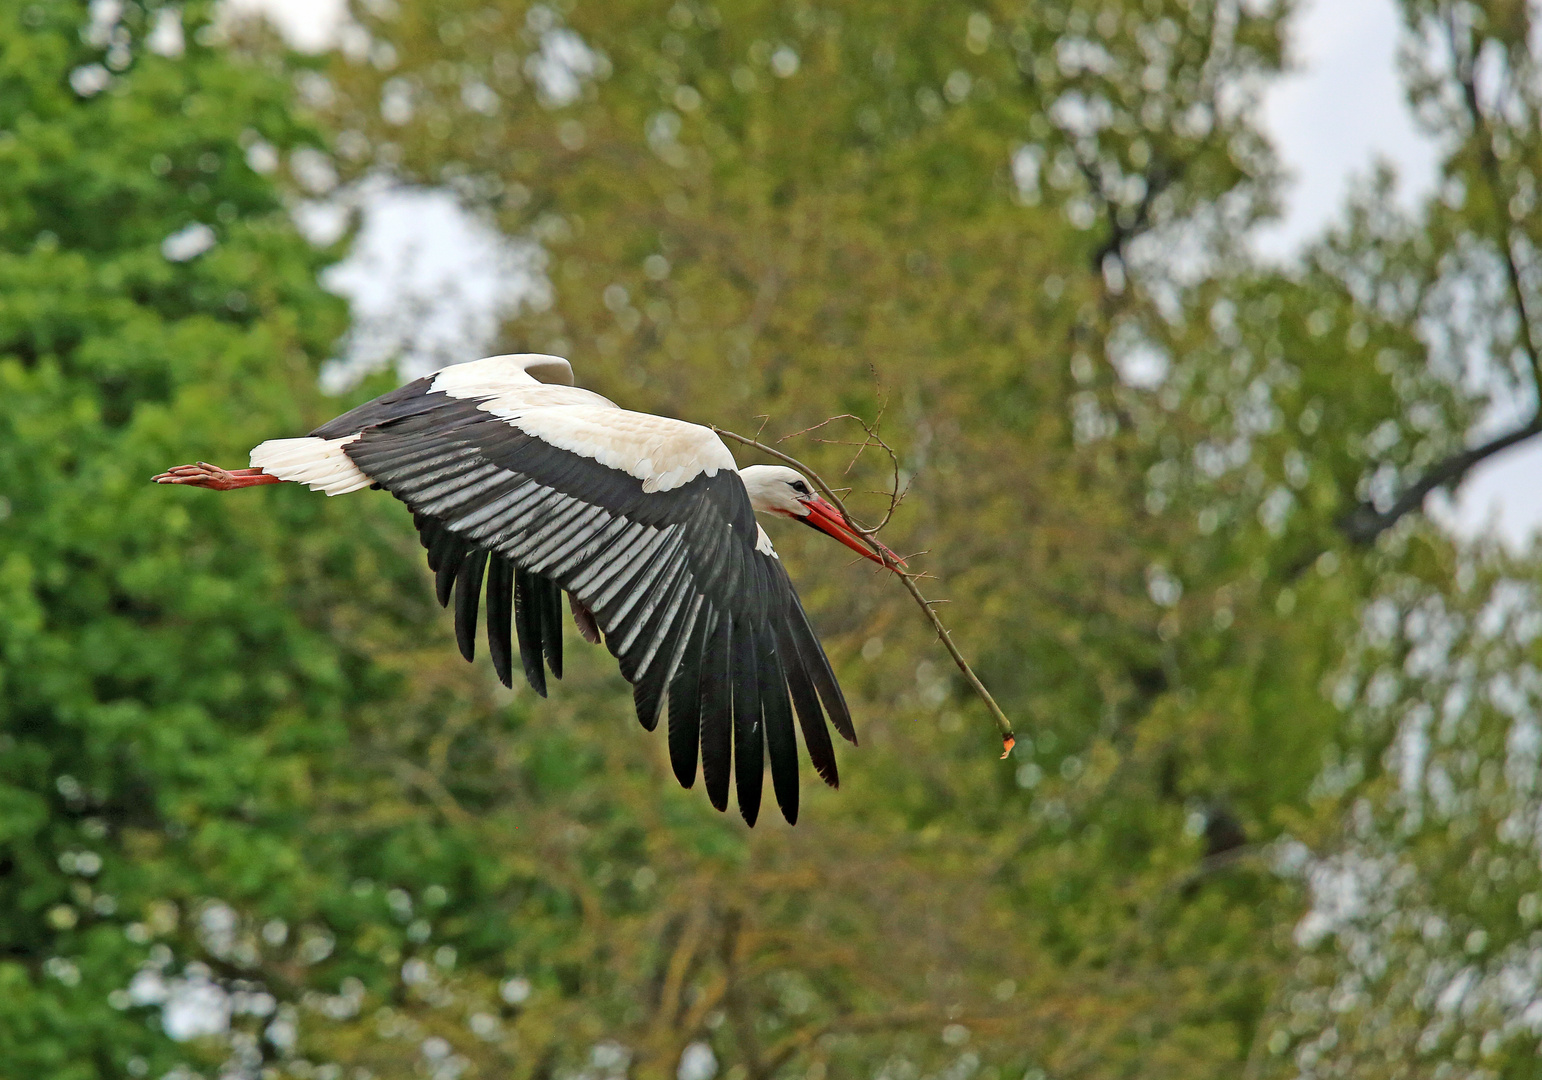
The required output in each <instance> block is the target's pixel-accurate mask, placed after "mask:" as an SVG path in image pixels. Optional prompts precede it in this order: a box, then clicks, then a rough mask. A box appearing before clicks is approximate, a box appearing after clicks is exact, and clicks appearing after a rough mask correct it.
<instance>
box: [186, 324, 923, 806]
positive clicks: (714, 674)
mask: <svg viewBox="0 0 1542 1080" xmlns="http://www.w3.org/2000/svg"><path fill="white" fill-rule="evenodd" d="M251 466H252V467H251V468H249V469H237V470H232V471H226V470H224V469H219V468H216V467H215V466H212V465H209V464H206V463H202V462H200V463H199V464H197V465H182V466H178V467H177V468H174V469H171V470H170V471H168V472H164V473H162V474H160V475H159V476H157V477H155V481H156V483H161V484H189V485H192V486H195V487H205V488H212V489H214V490H216V491H228V490H231V489H234V488H242V487H251V486H254V485H258V484H274V483H279V482H281V481H286V480H287V481H294V482H296V483H302V484H306V485H308V486H310V487H311V488H312V489H313V490H316V491H324V492H326V493H327V494H328V495H341V494H344V493H345V492H350V491H357V490H359V489H360V488H366V487H376V488H384V489H385V490H387V491H389V492H390V493H391V494H392V495H395V496H396V497H397V498H398V499H400V500H401V501H402V502H404V503H406V504H407V506H408V507H409V508H410V509H411V510H412V512H413V521H414V523H415V524H416V525H417V528H418V533H419V536H420V538H421V540H422V542H423V546H424V547H425V548H427V549H428V565H429V567H430V568H431V569H432V570H433V572H434V574H435V576H436V583H437V588H438V596H439V602H440V604H441V605H446V606H448V604H449V602H450V598H451V596H452V595H453V596H454V598H455V635H456V638H457V640H458V642H459V644H460V650H461V652H462V654H464V655H465V657H466V659H467V660H470V659H471V658H472V655H473V650H474V647H475V646H474V639H475V636H476V622H477V607H478V604H479V601H480V598H481V594H482V592H483V591H484V589H483V585H484V582H485V585H486V588H485V592H486V596H487V645H488V651H489V653H490V654H491V656H492V662H493V667H494V668H495V669H496V671H497V673H498V677H499V678H500V679H501V680H502V681H503V683H504V685H505V686H510V685H512V674H511V661H512V651H513V650H512V648H511V642H510V624H511V622H512V625H513V629H514V631H515V636H516V638H517V640H518V643H519V655H520V661H521V663H522V664H523V666H524V672H525V678H526V679H527V680H528V681H529V683H530V685H531V686H532V687H533V688H534V689H535V691H536V693H538V694H540V695H541V696H543V697H544V696H545V695H546V673H545V670H544V669H543V665H542V657H543V656H544V658H545V664H546V666H549V667H550V669H551V673H552V675H553V676H555V677H557V678H561V677H562V615H561V596H562V593H563V592H564V591H566V592H567V594H568V600H569V604H570V606H571V609H572V612H573V616H574V620H575V621H576V622H577V624H578V628H579V630H580V632H581V633H582V634H583V636H584V637H585V638H586V639H587V640H589V641H591V642H595V643H598V642H599V640H600V631H603V632H604V641H605V645H606V647H607V648H609V649H610V651H611V653H612V654H613V655H614V656H615V657H616V659H617V660H618V661H619V662H620V666H621V674H622V675H623V676H624V677H625V678H626V680H627V681H628V682H630V683H631V684H632V690H633V699H634V702H635V704H636V708H637V718H638V720H639V721H641V722H642V725H643V727H645V728H647V729H648V730H650V731H651V730H653V728H654V727H656V726H657V724H658V720H659V715H660V713H661V712H662V711H663V707H664V702H665V700H666V699H667V700H668V702H669V756H670V761H671V763H672V765H673V766H674V772H675V776H676V778H677V779H678V780H679V781H680V783H681V785H682V786H684V787H691V786H692V785H693V784H694V783H695V780H696V761H697V751H698V746H699V747H700V757H701V771H702V777H703V779H704V780H705V785H706V788H707V796H708V798H710V799H711V801H712V805H713V806H715V807H717V809H719V810H723V809H725V808H726V807H727V805H728V779H729V764H730V759H732V763H733V771H734V775H735V777H736V779H737V785H736V787H737V791H738V801H739V812H740V813H741V814H742V815H743V816H744V819H745V821H747V822H748V823H750V824H751V825H753V824H754V823H755V818H756V816H757V815H758V813H759V810H760V797H761V783H762V778H763V775H764V759H765V758H766V757H767V756H769V757H770V761H771V781H772V787H773V789H774V790H775V793H776V801H777V805H778V806H780V807H781V810H782V814H783V816H784V817H786V819H787V820H788V821H789V822H796V820H797V817H798V752H797V744H796V738H795V736H794V734H793V714H794V712H795V711H796V714H797V718H798V723H799V726H801V728H802V730H803V744H804V747H805V748H806V750H807V752H808V756H809V758H810V760H811V761H812V762H813V765H814V769H815V771H816V772H818V773H819V775H820V776H821V777H822V778H823V779H824V781H825V782H826V783H827V784H829V785H830V786H831V787H835V786H836V785H837V773H836V767H835V750H834V747H833V746H832V744H831V741H830V734H829V730H828V729H827V728H826V726H825V715H826V714H828V716H829V718H830V721H831V722H832V723H833V724H834V725H835V730H836V731H838V732H840V733H841V735H842V736H843V737H845V738H846V739H847V740H848V741H849V742H851V743H853V744H855V743H856V741H857V737H856V732H855V731H854V729H853V728H852V723H851V713H850V711H849V710H848V709H847V707H846V702H845V699H844V698H843V696H842V694H841V689H840V686H839V684H837V682H836V680H835V674H834V672H833V671H831V669H830V662H829V660H828V659H827V658H826V656H825V653H824V649H823V648H822V647H821V646H820V644H819V639H818V638H817V637H816V636H815V634H814V631H813V629H812V628H811V627H810V626H809V622H808V617H807V615H805V614H804V611H803V605H802V604H801V603H799V601H798V596H797V593H795V592H794V591H793V587H792V582H791V581H789V580H788V577H787V573H786V571H785V570H783V569H782V565H781V562H780V560H779V559H778V557H777V554H776V551H775V550H774V549H773V548H772V547H771V540H770V538H769V537H767V535H766V533H765V530H763V529H762V528H761V527H760V525H759V524H758V523H757V522H756V520H755V512H756V511H759V512H761V513H768V514H778V515H781V516H783V517H788V518H792V519H793V520H795V521H801V522H803V523H805V524H807V525H811V526H813V527H814V528H816V529H819V530H820V531H821V532H824V533H827V534H829V535H830V536H833V537H835V538H836V539H837V540H839V541H840V542H841V543H843V544H845V545H847V546H848V547H850V548H852V549H853V550H855V551H857V552H859V553H860V554H862V555H864V556H866V557H867V558H870V559H872V560H873V561H875V562H879V563H881V562H882V560H881V559H880V558H878V557H877V556H876V555H874V554H873V551H872V549H871V548H869V547H868V546H867V544H865V543H864V542H863V540H862V539H861V537H860V536H858V535H857V534H856V533H853V532H852V531H851V529H850V528H848V526H847V525H846V523H845V521H844V520H843V519H842V517H841V515H840V513H839V512H838V511H837V510H836V509H835V508H834V507H833V506H832V505H831V504H830V503H828V502H826V501H825V500H824V499H822V498H820V497H819V495H818V494H816V493H815V491H814V490H813V488H812V487H811V486H810V485H809V483H808V481H807V480H806V479H805V478H804V477H803V476H801V475H799V474H798V473H797V472H796V471H794V470H792V469H788V468H784V467H781V466H769V465H752V466H750V467H749V468H746V469H739V468H737V465H736V463H735V461H734V458H733V455H732V454H730V453H729V452H728V448H727V447H726V446H724V445H723V443H722V441H721V440H720V439H719V438H718V437H717V435H716V434H714V433H713V432H712V431H711V430H710V429H708V428H704V427H700V426H698V425H696V424H689V423H686V422H684V421H682V420H673V419H669V418H667V417H662V416H650V415H648V414H646V413H635V412H628V411H626V410H624V409H621V408H618V407H617V406H616V405H615V404H614V403H613V402H611V401H608V400H607V399H605V398H603V397H601V396H600V395H598V394H595V393H591V392H590V391H588V390H582V389H579V388H578V387H575V386H574V385H573V371H572V368H571V367H569V366H568V362H567V361H566V360H564V359H562V358H561V357H557V356H546V355H541V354H523V355H517V356H492V357H488V358H487V359H485V360H477V361H473V362H471V363H465V364H458V365H455V366H453V367H448V368H445V369H443V370H441V371H439V372H436V373H435V374H433V375H429V376H425V377H424V378H421V379H418V380H417V381H415V382H412V383H408V384H407V385H406V386H403V387H401V388H400V389H398V390H394V391H392V392H391V393H388V394H385V395H383V396H381V397H378V398H376V399H375V400H374V401H371V402H368V403H366V404H364V405H360V406H359V407H358V408H356V409H353V410H351V411H349V412H347V413H344V414H343V415H342V416H339V417H338V418H337V419H335V420H332V421H330V422H328V423H325V424H323V425H321V427H319V428H317V429H316V430H315V431H313V432H311V433H310V435H308V436H306V437H305V438H301V439H273V440H270V441H268V442H265V443H263V444H261V445H260V446H258V447H257V448H255V449H254V450H253V451H252V455H251ZM885 550H887V549H885ZM891 554H892V553H891ZM895 561H896V562H898V560H897V559H896V560H895ZM821 702H822V703H823V710H821Z"/></svg>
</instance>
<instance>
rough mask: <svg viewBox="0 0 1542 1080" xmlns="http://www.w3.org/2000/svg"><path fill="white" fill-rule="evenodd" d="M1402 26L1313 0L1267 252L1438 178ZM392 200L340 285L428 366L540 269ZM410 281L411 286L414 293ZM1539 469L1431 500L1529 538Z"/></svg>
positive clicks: (431, 207)
mask: <svg viewBox="0 0 1542 1080" xmlns="http://www.w3.org/2000/svg"><path fill="white" fill-rule="evenodd" d="M227 3H230V4H231V5H232V6H233V7H236V8H242V9H247V10H252V9H260V10H263V11H266V12H268V13H270V14H271V15H272V16H273V17H274V19H275V21H277V22H278V23H279V25H280V27H281V29H283V30H284V32H285V34H286V35H287V36H288V37H289V39H290V41H291V42H292V43H293V44H294V45H295V46H296V47H298V48H302V49H309V50H320V49H323V48H326V47H327V45H328V43H329V42H330V41H331V39H332V36H333V35H334V34H335V32H336V29H337V27H338V26H339V24H340V20H341V18H342V11H343V5H342V0H227ZM1397 35H1398V20H1397V15H1396V12H1395V10H1394V8H1393V3H1392V0H1305V3H1304V4H1303V6H1302V9H1301V11H1300V13H1299V14H1298V15H1297V17H1296V21H1295V27H1294V35H1293V39H1292V50H1291V51H1292V54H1293V66H1294V69H1295V70H1294V71H1293V72H1292V74H1290V75H1288V76H1286V77H1285V78H1283V79H1281V80H1280V81H1279V82H1278V83H1277V84H1276V85H1274V86H1273V87H1271V89H1270V91H1269V93H1268V94H1267V96H1266V98H1265V101H1264V123H1265V126H1266V128H1267V129H1268V131H1269V132H1270V134H1271V135H1272V137H1273V139H1274V142H1275V146H1276V147H1277V149H1278V150H1279V154H1280V158H1281V160H1282V161H1283V163H1284V165H1285V167H1286V169H1287V171H1288V172H1289V174H1290V177H1291V182H1290V184H1289V185H1288V187H1287V189H1286V197H1285V216H1284V218H1283V220H1281V221H1280V222H1279V223H1278V224H1276V225H1273V226H1270V227H1269V228H1268V229H1266V230H1264V231H1263V232H1262V233H1261V234H1260V235H1259V236H1258V238H1257V246H1258V250H1259V251H1260V252H1261V253H1263V254H1265V255H1267V256H1270V257H1275V258H1287V257H1289V256H1290V255H1291V254H1292V253H1293V252H1295V251H1296V250H1298V249H1299V247H1300V246H1301V244H1303V243H1304V242H1306V241H1309V240H1310V239H1312V238H1313V237H1314V236H1316V235H1318V234H1319V233H1320V232H1321V231H1322V229H1323V228H1324V227H1325V226H1326V225H1327V224H1328V223H1329V222H1330V221H1331V220H1332V219H1333V217H1334V216H1335V215H1336V214H1337V212H1338V210H1339V208H1340V207H1341V206H1342V205H1343V202H1344V199H1345V196H1346V195H1347V193H1348V191H1349V187H1350V184H1351V182H1352V180H1353V179H1354V178H1356V177H1361V178H1363V177H1365V176H1366V175H1368V173H1369V172H1370V169H1371V167H1372V165H1373V163H1374V162H1375V161H1377V160H1378V159H1381V160H1385V161H1387V162H1389V163H1390V164H1392V165H1393V166H1394V167H1395V168H1396V170H1397V173H1398V176H1399V178H1400V186H1399V191H1400V196H1401V197H1402V198H1403V199H1404V200H1406V201H1409V202H1411V201H1412V200H1413V199H1415V198H1417V197H1419V196H1421V195H1423V194H1425V193H1427V192H1428V191H1429V190H1430V188H1431V187H1432V185H1433V182H1434V172H1435V166H1436V153H1435V147H1434V146H1433V145H1432V144H1431V143H1430V141H1429V140H1428V139H1426V138H1424V137H1423V136H1422V135H1421V134H1420V133H1419V132H1418V131H1417V130H1416V129H1415V127H1414V125H1413V121H1412V117H1411V116H1410V114H1409V111H1408V109H1407V107H1406V105H1405V104H1404V100H1403V92H1402V89H1401V87H1400V85H1399V83H1398V79H1397V72H1396V67H1395V62H1394V57H1395V50H1396V47H1397ZM393 198H397V197H393V196H389V195H387V196H383V197H382V196H376V199H375V204H374V205H375V207H376V209H375V212H373V213H369V214H367V216H366V226H365V230H364V232H363V233H362V234H361V237H360V242H359V251H360V256H359V258H358V259H356V260H355V263H356V264H357V263H367V264H368V270H367V271H365V270H363V268H362V267H361V266H358V265H355V266H354V267H351V268H350V267H349V266H347V265H346V264H345V266H344V267H342V268H340V271H339V272H338V273H337V274H336V275H335V277H334V278H333V285H334V288H337V289H338V291H340V292H343V293H345V294H346V295H348V296H349V298H350V300H351V301H352V302H353V304H354V306H355V311H356V313H357V315H359V316H360V322H361V324H362V325H363V326H364V327H365V329H364V330H363V331H361V333H362V334H363V335H364V336H369V335H373V345H372V349H373V350H376V351H378V350H379V349H382V348H388V343H383V341H382V335H388V334H389V333H390V332H391V331H390V330H389V328H386V329H381V327H380V326H378V325H376V323H378V322H379V319H380V318H384V315H383V314H382V315H379V316H377V314H376V313H387V312H392V311H397V312H399V311H402V310H406V309H409V308H410V309H412V310H414V311H418V312H420V313H422V314H421V318H420V319H419V322H418V326H419V328H420V329H419V330H418V332H417V337H418V339H420V342H421V341H423V340H430V341H431V342H432V344H433V347H434V348H433V349H432V350H430V351H429V352H426V353H425V355H424V356H423V357H418V358H417V359H416V360H414V361H412V363H414V364H416V365H417V366H423V365H424V364H426V363H427V362H428V361H429V360H431V359H433V355H432V354H433V353H435V352H437V353H439V354H440V355H443V353H442V351H441V350H445V349H450V350H451V351H453V342H454V341H455V340H457V335H458V334H459V335H461V337H460V340H467V339H466V338H465V334H466V333H470V334H471V337H476V336H478V333H477V330H476V329H475V328H481V331H482V332H483V333H484V334H490V333H491V331H490V330H489V328H491V327H495V326H496V323H497V312H498V309H499V307H500V305H501V306H503V307H504V308H505V309H506V308H507V306H508V305H510V304H511V303H513V302H515V301H516V299H517V297H518V295H519V293H520V290H521V289H522V288H525V287H527V286H528V284H529V282H530V280H531V278H530V276H529V273H530V266H529V263H528V257H527V256H525V255H521V254H520V253H509V252H504V253H500V252H499V248H498V245H499V243H500V241H499V239H498V238H497V237H496V236H495V235H492V234H491V233H490V232H489V231H488V230H487V229H485V228H484V227H481V226H480V225H479V224H478V223H477V222H476V221H474V220H470V219H467V218H466V217H465V215H463V214H460V213H459V212H458V209H457V208H456V207H455V206H454V204H453V201H451V200H448V199H439V200H438V202H437V203H435V201H434V200H435V198H436V197H434V196H424V195H422V194H418V195H415V196H400V198H415V199H417V200H419V201H418V202H417V204H416V205H414V206H411V207H404V206H400V205H397V204H396V203H395V202H393V201H392V200H393ZM425 198H427V199H428V200H429V201H428V202H427V203H424V202H423V201H422V200H423V199H425ZM466 251H472V252H475V253H477V258H476V259H474V260H471V264H470V265H468V262H467V260H465V259H462V258H458V257H457V254H456V253H457V252H461V253H463V252H466ZM409 253H410V254H411V256H412V258H411V260H410V269H409V268H408V259H407V255H408V254H409ZM392 266H395V267H397V268H398V269H397V270H395V271H392V270H391V269H390V267H392ZM471 278H476V280H470V279H471ZM404 290H405V291H407V292H408V293H410V294H411V295H410V296H408V297H407V298H406V299H405V300H404V299H403V296H402V291H404ZM425 325H426V326H427V327H428V329H427V330H426V331H425V330H423V329H422V327H423V326H425ZM371 327H373V329H371ZM488 340H489V341H490V340H491V338H490V337H488ZM467 344H468V345H477V346H480V345H481V344H483V342H481V341H469V340H468V341H467ZM411 345H412V343H408V347H409V349H410V348H411ZM469 351H475V350H474V349H471V350H469ZM439 362H442V360H441V361H439ZM1539 476H1542V447H1523V448H1522V449H1520V450H1516V451H1512V452H1511V453H1510V454H1508V455H1503V456H1501V457H1499V458H1498V459H1496V460H1494V461H1492V462H1490V463H1488V464H1487V465H1485V466H1484V467H1482V468H1481V469H1480V470H1479V471H1478V472H1476V473H1475V474H1474V475H1473V477H1472V478H1471V479H1470V480H1469V481H1468V482H1467V483H1466V484H1465V485H1463V488H1462V490H1461V498H1460V499H1459V501H1458V504H1457V506H1456V507H1454V508H1448V509H1447V510H1446V511H1445V512H1444V513H1442V509H1441V507H1439V506H1435V507H1432V509H1434V510H1435V511H1436V513H1437V514H1438V515H1439V516H1441V517H1442V519H1443V520H1445V521H1447V522H1448V523H1451V524H1452V525H1453V526H1454V527H1455V528H1456V529H1457V530H1458V531H1461V532H1468V533H1470V532H1473V531H1475V530H1478V529H1482V528H1486V527H1489V526H1493V527H1495V528H1497V529H1498V530H1499V532H1500V535H1502V536H1504V537H1505V538H1506V539H1507V540H1509V541H1511V542H1512V543H1515V544H1521V543H1524V542H1525V541H1526V540H1527V539H1528V538H1529V537H1530V536H1531V535H1532V533H1533V532H1534V531H1535V530H1536V528H1537V527H1538V526H1539V525H1542V484H1539V483H1537V482H1536V481H1537V478H1538V477H1539Z"/></svg>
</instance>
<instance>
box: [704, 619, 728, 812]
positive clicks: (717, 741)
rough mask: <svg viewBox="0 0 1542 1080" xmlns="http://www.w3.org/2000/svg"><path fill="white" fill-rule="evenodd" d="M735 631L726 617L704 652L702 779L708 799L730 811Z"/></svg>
mask: <svg viewBox="0 0 1542 1080" xmlns="http://www.w3.org/2000/svg"><path fill="white" fill-rule="evenodd" d="M732 651H733V629H732V623H731V621H730V619H729V617H728V616H727V615H726V614H725V615H723V616H722V617H721V618H719V619H718V622H717V626H716V627H715V628H714V630H713V633H712V636H711V638H709V639H708V642H707V645H706V647H705V648H704V649H703V650H702V671H701V778H702V782H703V784H704V785H705V786H706V789H707V798H708V799H709V800H711V802H712V805H713V806H715V807H717V809H718V810H727V809H728V780H729V772H730V771H731V765H732V758H733V687H732V685H731V682H730V680H731V679H732V678H733V662H732V656H731V653H732Z"/></svg>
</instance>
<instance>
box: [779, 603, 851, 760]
mask: <svg viewBox="0 0 1542 1080" xmlns="http://www.w3.org/2000/svg"><path fill="white" fill-rule="evenodd" d="M776 640H777V646H778V648H777V652H778V655H779V656H780V658H781V661H782V668H783V672H784V673H785V674H786V676H787V689H788V690H789V691H790V692H791V694H792V703H793V705H794V706H796V708H797V711H798V726H799V727H800V728H802V729H803V746H804V749H806V750H807V751H808V756H809V761H811V762H812V763H813V765H814V771H815V772H817V773H818V774H819V777H820V779H821V780H823V781H824V782H825V783H827V784H829V785H830V786H831V787H840V774H839V773H838V772H837V771H836V767H835V747H834V746H833V745H832V744H831V742H830V728H829V726H828V725H827V724H826V723H825V714H824V711H823V710H822V709H820V707H819V693H818V692H817V691H816V690H815V689H814V683H813V681H812V680H811V679H810V678H809V674H808V671H807V669H806V668H805V666H804V663H803V657H802V655H801V654H799V652H798V646H797V645H796V644H795V643H794V641H793V637H792V631H791V630H790V629H788V626H787V622H786V620H785V619H783V620H782V621H781V622H780V623H779V624H778V626H777V637H776Z"/></svg>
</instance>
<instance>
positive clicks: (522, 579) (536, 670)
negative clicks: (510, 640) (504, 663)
mask: <svg viewBox="0 0 1542 1080" xmlns="http://www.w3.org/2000/svg"><path fill="white" fill-rule="evenodd" d="M534 585H535V577H534V575H532V574H527V573H526V572H525V571H523V570H515V571H514V629H515V631H516V633H517V635H518V637H519V660H520V663H521V664H523V665H524V667H525V681H526V682H528V683H529V684H530V688H531V689H532V690H534V691H535V692H536V693H537V694H540V695H541V696H542V697H545V696H546V669H545V668H544V667H542V666H541V624H540V623H539V622H538V621H537V620H538V619H539V618H540V613H539V611H538V609H537V607H536V601H535V595H534V592H535V590H534Z"/></svg>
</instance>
